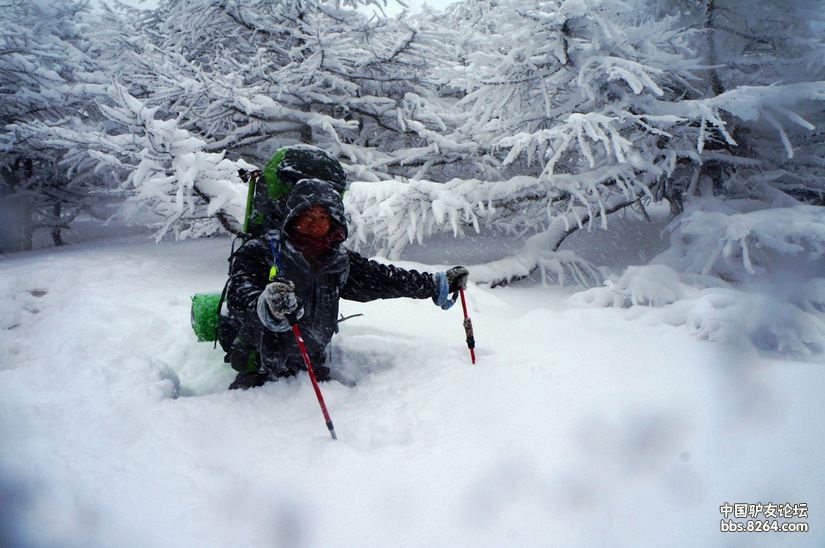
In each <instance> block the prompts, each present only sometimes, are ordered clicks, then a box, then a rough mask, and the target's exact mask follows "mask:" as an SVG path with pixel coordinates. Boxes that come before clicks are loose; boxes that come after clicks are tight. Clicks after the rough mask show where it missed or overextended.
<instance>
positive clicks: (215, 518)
mask: <svg viewBox="0 0 825 548" xmlns="http://www.w3.org/2000/svg"><path fill="white" fill-rule="evenodd" d="M228 249H229V241H228V240H226V239H217V240H205V241H189V242H181V243H171V244H162V245H159V246H156V245H154V244H153V243H146V242H145V240H143V239H139V238H136V237H130V238H125V239H121V240H117V241H111V240H105V241H98V242H95V243H90V244H83V245H77V246H72V247H68V248H64V249H61V250H57V251H55V250H48V251H37V252H32V253H27V254H14V255H8V256H5V257H2V258H0V439H2V440H3V441H2V443H1V444H0V512H2V519H0V545H2V546H7V545H8V546H46V547H80V546H83V547H125V546H129V547H147V548H149V547H151V548H157V547H169V548H173V547H174V548H179V547H190V546H191V547H204V546H209V547H212V546H215V547H223V546H239V547H249V546H267V547H268V546H276V547H301V546H305V547H315V546H323V547H331V546H342V547H359V548H360V547H394V546H399V547H407V546H409V547H436V546H438V547H440V546H450V547H501V546H519V547H524V546H531V547H532V546H535V547H538V546H542V547H544V546H599V547H602V546H677V547H678V546H691V547H693V546H725V547H728V546H822V545H823V543H825V474H823V472H822V457H823V455H825V419H824V418H823V417H825V397H823V394H825V369H823V363H821V361H820V363H816V362H792V361H778V360H774V359H766V358H759V357H757V356H756V355H755V354H753V353H752V352H751V351H743V350H739V351H737V350H735V349H732V348H727V347H724V346H721V345H719V344H715V343H708V342H703V341H699V340H697V339H695V338H694V337H692V336H691V335H690V334H689V333H688V331H687V330H686V329H685V328H681V327H679V328H676V327H672V326H669V325H664V324H661V323H656V322H653V321H650V318H651V317H652V316H647V315H645V314H644V311H641V312H640V311H639V310H631V311H628V310H621V309H612V308H610V309H601V308H587V307H583V306H581V305H577V304H575V303H574V302H573V301H570V300H568V299H567V295H568V293H566V292H565V291H563V290H560V289H557V288H550V287H544V288H542V287H535V288H530V287H521V288H503V289H495V290H490V289H487V288H484V287H476V286H473V287H471V288H470V289H469V290H468V292H467V297H468V301H469V302H468V304H469V308H470V315H471V317H472V319H473V323H474V326H475V333H476V340H477V343H478V348H477V355H478V363H477V364H476V365H471V364H470V360H469V353H468V351H467V348H466V346H465V344H464V340H463V338H464V337H463V329H462V326H461V320H462V314H461V309H460V306H456V307H454V308H453V309H452V310H450V311H447V312H444V311H442V310H440V309H438V308H436V307H435V306H433V304H432V303H431V302H429V301H408V300H394V301H379V302H374V303H366V304H360V303H350V302H344V303H343V313H344V314H345V315H350V314H358V313H362V314H364V316H362V317H358V318H353V319H351V320H349V321H347V322H345V323H343V324H342V326H341V327H342V329H341V333H340V334H339V336H338V337H337V338H336V347H335V352H336V357H337V361H338V363H339V364H340V367H341V368H342V369H343V370H344V371H345V372H346V373H347V374H348V375H350V376H351V377H353V378H355V379H356V380H357V385H356V386H355V387H351V388H350V387H346V386H344V385H342V384H339V383H336V382H332V383H326V384H324V385H323V386H322V390H323V393H324V397H325V399H326V402H327V406H328V408H329V411H330V414H331V416H332V419H333V421H334V423H335V429H336V432H337V434H338V437H339V439H338V440H337V441H333V440H331V439H330V437H329V434H328V432H327V429H326V427H325V425H324V422H323V419H322V415H321V412H320V409H319V407H318V403H317V401H316V399H315V395H314V393H313V392H312V387H311V385H310V383H309V380H308V378H307V377H306V376H305V375H304V376H302V377H299V378H297V379H295V380H292V381H289V382H279V383H271V384H269V385H267V386H265V387H263V388H259V389H254V390H250V391H246V392H236V391H227V390H226V387H227V386H228V385H229V383H230V382H231V380H232V378H233V376H234V375H233V373H232V372H231V370H230V369H229V368H228V366H226V365H224V364H223V363H222V354H221V352H220V350H215V349H213V348H212V345H211V344H208V343H198V342H196V340H195V337H194V335H193V333H192V331H191V329H190V327H189V297H190V295H191V294H193V293H195V292H199V291H210V290H215V289H219V288H220V287H221V286H222V283H223V280H224V276H225V272H226V260H225V258H226V255H227V252H228ZM406 265H407V266H410V263H406ZM726 502H727V503H730V504H734V503H750V504H755V503H763V504H765V503H769V502H772V503H776V504H784V503H786V502H788V503H790V504H791V505H793V504H801V503H804V504H807V508H808V517H807V519H801V518H794V519H791V520H780V523H781V522H783V521H791V522H805V523H808V524H809V526H810V531H809V532H807V533H780V532H767V533H722V532H720V521H721V520H722V515H721V513H720V506H721V505H723V504H724V503H726ZM730 517H733V516H730ZM761 517H762V518H763V519H764V516H761ZM738 521H739V522H741V523H745V520H738Z"/></svg>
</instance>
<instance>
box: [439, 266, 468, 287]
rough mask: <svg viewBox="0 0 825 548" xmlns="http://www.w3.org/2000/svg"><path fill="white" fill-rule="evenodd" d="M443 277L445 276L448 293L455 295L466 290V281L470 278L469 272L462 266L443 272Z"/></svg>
mask: <svg viewBox="0 0 825 548" xmlns="http://www.w3.org/2000/svg"><path fill="white" fill-rule="evenodd" d="M444 275H445V276H447V284H448V285H449V291H450V293H455V292H456V291H458V290H459V289H467V280H468V279H469V278H470V272H469V271H468V270H467V269H466V268H464V267H463V266H454V267H452V268H451V269H450V270H448V271H447V272H445V273H444Z"/></svg>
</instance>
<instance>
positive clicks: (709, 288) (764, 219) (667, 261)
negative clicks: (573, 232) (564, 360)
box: [573, 204, 825, 356]
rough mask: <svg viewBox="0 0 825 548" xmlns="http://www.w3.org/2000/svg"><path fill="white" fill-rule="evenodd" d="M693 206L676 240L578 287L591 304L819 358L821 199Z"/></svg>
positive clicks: (823, 325) (823, 324)
mask: <svg viewBox="0 0 825 548" xmlns="http://www.w3.org/2000/svg"><path fill="white" fill-rule="evenodd" d="M712 209H714V208H713V207H712V206H711V205H709V204H704V206H703V208H702V209H699V207H698V206H697V208H696V209H695V210H694V211H690V212H687V213H686V214H685V215H684V217H683V218H682V219H680V220H679V221H678V223H676V224H675V226H674V228H673V236H672V246H671V248H670V249H668V250H667V251H666V252H664V253H662V254H661V255H660V256H658V257H657V258H656V259H654V260H653V261H652V262H651V264H650V265H646V266H638V267H631V268H629V269H628V270H627V271H626V272H625V273H624V274H623V275H622V276H620V277H618V278H612V279H609V280H607V281H606V282H605V285H604V286H603V287H601V288H594V289H590V290H587V291H584V292H581V293H578V294H576V295H575V296H574V297H573V299H574V301H576V302H579V303H582V304H586V305H591V306H616V307H623V308H630V309H631V310H632V311H634V313H635V314H634V315H636V316H637V317H642V318H646V317H648V316H649V317H650V319H651V321H661V322H665V323H668V324H671V325H684V326H686V327H687V328H688V329H690V331H691V332H692V333H694V334H695V335H697V336H699V337H701V338H704V339H709V340H717V341H724V342H728V343H734V344H739V345H742V344H746V345H750V346H752V347H753V348H755V349H757V350H759V351H767V352H779V353H782V354H789V355H793V356H810V355H813V354H821V353H822V352H823V351H825V277H823V276H824V275H825V274H824V273H825V212H824V211H823V209H822V208H821V207H813V206H804V205H799V206H796V207H792V208H776V209H764V210H757V211H744V212H739V211H735V210H732V208H731V207H730V206H729V205H728V206H720V205H718V204H717V206H716V208H715V210H712Z"/></svg>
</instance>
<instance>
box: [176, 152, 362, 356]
mask: <svg viewBox="0 0 825 548" xmlns="http://www.w3.org/2000/svg"><path fill="white" fill-rule="evenodd" d="M242 178H246V179H247V180H248V183H249V192H248V193H247V197H246V213H245V215H244V224H243V231H244V234H243V236H241V238H242V240H243V242H244V243H245V242H247V241H249V240H251V239H253V238H257V237H258V236H261V235H263V234H266V232H267V231H269V230H272V229H276V228H280V225H281V222H282V221H283V217H284V207H285V205H286V196H287V195H289V193H290V192H291V191H292V189H293V188H294V187H295V183H297V182H298V181H300V180H301V179H321V180H322V181H327V182H329V183H330V184H331V185H332V186H333V188H335V190H337V191H338V192H340V193H341V195H342V196H343V194H344V191H345V190H346V186H347V175H346V172H345V171H344V168H343V167H342V166H341V163H340V162H339V161H338V160H336V159H335V158H334V157H332V156H331V155H330V154H329V153H327V152H326V151H324V150H322V149H320V148H317V147H313V146H310V145H293V146H289V147H285V148H282V149H279V150H278V151H277V152H275V154H273V155H272V158H270V160H269V161H268V162H267V164H266V166H265V167H264V169H263V172H260V171H254V172H245V173H242ZM233 256H234V243H233V252H232V254H231V255H230V257H229V261H230V270H231V268H232V263H231V261H232V257H233ZM225 296H226V286H224V289H223V292H212V293H198V294H195V295H194V296H192V307H191V318H190V320H191V323H192V329H193V330H194V331H195V335H196V336H197V338H198V340H199V341H209V342H213V341H215V342H217V341H220V343H221V346H222V347H223V349H224V350H225V351H226V352H229V348H227V347H228V346H229V347H231V344H232V341H233V340H234V339H235V333H237V327H236V326H234V322H232V320H231V318H228V317H227V316H224V318H226V320H224V319H222V318H221V307H222V305H223V301H224V297H225ZM219 320H220V321H219Z"/></svg>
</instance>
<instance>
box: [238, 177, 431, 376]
mask: <svg viewBox="0 0 825 548" xmlns="http://www.w3.org/2000/svg"><path fill="white" fill-rule="evenodd" d="M313 204H319V205H322V206H324V207H325V208H326V209H327V210H328V211H329V213H330V215H331V216H332V218H333V219H334V223H337V224H338V225H340V227H342V228H343V229H344V235H346V219H345V217H344V207H343V203H342V201H341V197H340V196H339V195H338V193H337V192H335V191H334V190H333V189H332V188H331V187H330V186H329V185H327V184H326V183H324V182H323V181H320V180H316V179H305V180H303V181H300V182H299V183H298V184H296V186H295V188H294V189H293V191H292V192H291V193H290V195H289V199H288V200H287V205H286V216H285V217H284V219H283V223H282V226H281V229H280V230H278V231H270V232H269V233H267V234H266V235H265V236H263V237H260V238H257V239H254V240H250V241H249V242H247V243H246V244H244V245H243V246H242V247H241V248H240V249H239V250H238V251H237V252H236V253H235V256H234V258H233V262H232V267H231V271H230V277H229V284H228V288H227V298H226V302H227V308H228V310H229V312H230V314H231V315H232V316H233V317H234V318H235V321H236V323H238V325H239V337H240V338H241V339H242V340H243V341H245V342H246V343H248V344H249V345H251V346H254V348H255V349H256V350H257V351H258V353H259V356H260V367H261V369H263V370H265V371H266V372H269V373H270V374H271V375H273V376H276V377H277V376H285V375H291V374H294V373H295V372H297V371H299V370H302V369H305V366H304V364H303V359H302V357H301V354H300V350H299V349H298V346H297V343H296V342H295V337H294V335H293V333H292V332H291V330H286V331H273V330H271V329H269V328H267V327H266V326H264V325H263V323H262V322H261V320H260V319H259V317H258V313H257V304H258V297H259V296H260V295H261V293H262V292H263V290H264V288H265V287H266V285H267V284H268V283H269V276H270V273H271V271H272V267H273V266H277V270H278V272H277V274H278V276H280V277H283V278H286V279H287V280H290V281H292V282H293V283H294V284H295V294H296V296H297V297H298V300H299V302H300V303H301V305H302V307H303V310H304V314H303V316H302V317H301V318H300V320H299V321H298V327H299V329H300V331H301V337H302V338H303V340H304V343H305V345H306V349H307V353H308V354H309V357H310V360H311V363H312V365H313V367H314V368H315V367H316V364H317V365H318V366H321V365H322V364H323V363H324V362H325V361H326V357H327V349H328V346H329V343H330V341H331V339H332V336H333V334H334V333H335V332H336V331H337V318H338V300H339V298H344V299H349V300H354V301H361V302H366V301H371V300H375V299H389V298H396V297H410V298H414V299H427V298H432V297H434V296H435V295H436V294H437V293H438V290H437V287H436V284H435V282H434V281H433V278H432V275H431V274H429V273H426V272H424V273H420V272H417V271H415V270H403V269H401V268H397V267H395V266H391V265H383V264H380V263H377V262H375V261H370V260H367V259H366V258H364V257H362V256H361V255H359V254H358V253H355V252H354V251H351V250H348V249H346V248H345V247H344V246H343V245H342V244H337V245H335V246H333V248H332V249H331V250H330V251H329V252H327V253H326V254H324V255H322V256H321V257H319V258H318V259H315V260H310V261H308V260H307V259H306V258H304V256H303V255H302V254H301V253H300V252H299V251H298V250H297V249H296V248H295V247H294V246H293V245H292V243H291V242H290V241H289V238H288V237H287V236H286V234H285V228H286V227H287V226H288V225H289V222H290V221H291V220H292V218H294V217H295V216H296V215H297V214H298V213H300V212H301V211H303V210H304V209H305V208H306V207H309V206H310V205H313ZM233 366H234V364H233ZM321 376H323V375H321Z"/></svg>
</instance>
